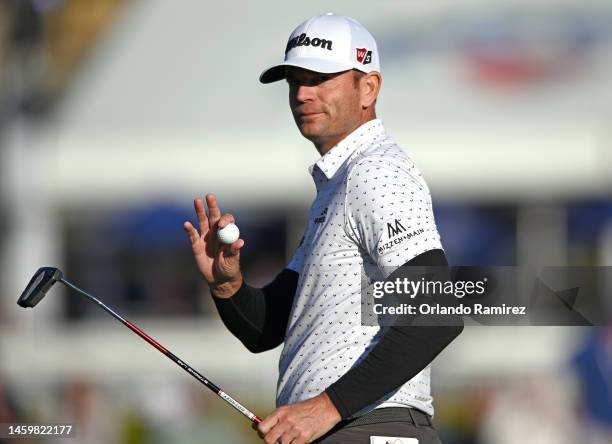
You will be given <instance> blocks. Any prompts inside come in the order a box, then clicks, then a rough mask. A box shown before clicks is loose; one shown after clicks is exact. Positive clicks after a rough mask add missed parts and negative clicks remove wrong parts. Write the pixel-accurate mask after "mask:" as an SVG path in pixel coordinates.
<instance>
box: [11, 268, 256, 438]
mask: <svg viewBox="0 0 612 444" xmlns="http://www.w3.org/2000/svg"><path fill="white" fill-rule="evenodd" d="M56 282H61V283H62V284H64V285H66V286H67V287H69V288H71V289H73V290H76V291H77V292H79V293H81V294H82V295H83V296H86V297H87V298H88V299H90V300H91V301H93V302H95V303H96V304H98V305H99V306H100V307H102V308H103V309H104V310H105V311H106V312H107V313H110V314H111V315H112V316H113V317H114V318H115V319H117V320H118V321H120V322H121V323H122V324H123V325H125V326H126V327H128V328H129V329H130V330H132V331H133V332H134V333H136V334H137V335H138V336H140V337H141V338H142V339H144V340H145V341H147V342H148V343H149V344H151V345H152V346H153V347H155V348H156V349H158V350H159V351H160V352H162V353H163V354H164V355H166V356H167V357H168V358H170V359H171V360H172V361H174V362H175V363H176V364H177V365H178V366H179V367H181V368H182V369H183V370H185V371H186V372H187V373H189V374H190V375H191V376H193V377H194V378H196V379H197V380H198V381H200V382H201V383H202V384H204V385H205V386H206V387H208V388H209V389H210V390H212V391H213V392H215V393H216V394H217V396H219V397H220V398H221V399H223V400H224V401H225V402H227V403H228V404H230V405H231V406H232V407H234V408H235V409H236V410H238V411H239V412H240V413H242V414H243V415H244V416H246V417H247V418H249V420H250V421H251V422H252V423H253V425H254V426H256V425H257V424H259V423H260V422H261V419H259V417H257V415H255V414H254V413H252V412H251V411H250V410H248V409H247V408H246V407H245V406H243V405H242V404H240V403H239V402H238V401H236V400H235V399H234V398H232V397H231V396H230V395H228V394H227V393H225V392H224V391H223V390H221V389H220V388H219V387H217V386H216V385H215V384H213V383H212V382H210V381H209V380H208V379H206V378H205V377H204V376H202V375H201V374H200V373H199V372H198V371H197V370H194V369H193V368H192V367H191V366H189V365H188V364H187V363H185V362H184V361H183V360H181V359H180V358H178V357H177V356H176V355H175V354H173V353H172V352H171V351H169V350H167V349H166V348H165V347H164V346H162V345H161V344H160V343H159V342H157V341H156V340H155V339H153V338H151V337H150V336H149V335H147V334H146V333H145V332H143V331H142V330H141V329H139V328H138V327H136V326H135V325H134V324H132V323H131V322H130V321H128V320H126V319H124V318H123V317H121V316H119V315H118V314H117V313H116V312H115V311H114V310H112V309H111V308H110V307H108V306H107V305H105V304H104V303H103V302H102V301H100V300H98V299H97V298H95V297H94V296H92V295H91V294H89V293H87V292H86V291H84V290H81V289H80V288H79V287H77V286H76V285H74V284H72V283H70V282H69V281H67V280H66V279H64V275H63V273H62V272H61V271H60V270H59V269H57V268H53V267H42V268H39V269H38V271H37V272H36V274H34V276H33V277H32V279H30V282H29V283H28V286H27V287H26V289H25V290H24V292H23V293H22V294H21V297H20V298H19V300H18V301H17V304H18V305H19V306H21V307H24V308H34V307H35V306H36V304H38V303H39V302H40V301H41V300H42V298H44V297H45V295H46V294H47V292H48V291H49V290H50V289H51V287H52V286H53V284H55V283H56Z"/></svg>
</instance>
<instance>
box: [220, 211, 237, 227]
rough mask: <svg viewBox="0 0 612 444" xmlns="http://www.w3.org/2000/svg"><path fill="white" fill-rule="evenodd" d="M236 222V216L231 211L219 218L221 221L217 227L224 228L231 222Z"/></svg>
mask: <svg viewBox="0 0 612 444" xmlns="http://www.w3.org/2000/svg"><path fill="white" fill-rule="evenodd" d="M234 223H236V219H235V218H234V216H232V215H231V214H229V213H225V214H224V215H223V216H221V218H220V219H219V222H218V223H217V228H224V227H226V226H227V225H229V224H234Z"/></svg>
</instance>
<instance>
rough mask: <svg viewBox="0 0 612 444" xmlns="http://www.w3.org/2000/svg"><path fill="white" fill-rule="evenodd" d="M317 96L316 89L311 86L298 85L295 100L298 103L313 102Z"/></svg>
mask: <svg viewBox="0 0 612 444" xmlns="http://www.w3.org/2000/svg"><path fill="white" fill-rule="evenodd" d="M314 96H315V87H314V86H309V85H298V87H297V89H296V91H295V98H296V100H297V101H298V102H309V101H312V100H313V98H314Z"/></svg>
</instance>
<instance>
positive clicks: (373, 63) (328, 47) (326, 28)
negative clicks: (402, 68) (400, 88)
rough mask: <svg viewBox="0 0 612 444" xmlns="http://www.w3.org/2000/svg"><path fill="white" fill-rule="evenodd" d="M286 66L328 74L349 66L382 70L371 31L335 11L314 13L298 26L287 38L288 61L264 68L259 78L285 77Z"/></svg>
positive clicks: (367, 69)
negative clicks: (335, 13) (314, 15)
mask: <svg viewBox="0 0 612 444" xmlns="http://www.w3.org/2000/svg"><path fill="white" fill-rule="evenodd" d="M285 66H297V67H299V68H304V69H308V70H310V71H315V72H320V73H326V74H328V73H335V72H342V71H347V70H349V69H357V70H359V71H363V72H365V73H368V72H371V71H378V72H380V60H379V58H378V48H377V47H376V41H375V40H374V37H372V34H370V33H369V32H368V30H367V29H365V28H364V27H363V25H362V24H361V23H359V22H358V21H357V20H355V19H352V18H350V17H344V16H341V15H334V14H332V13H328V14H324V15H318V16H316V17H312V18H311V19H308V20H306V21H305V22H304V23H302V24H300V25H299V26H298V27H297V28H295V30H294V31H293V32H292V33H291V35H290V36H289V41H288V42H287V47H286V49H285V61H284V62H283V63H281V64H280V65H275V66H272V67H271V68H268V69H266V70H265V71H264V72H262V73H261V76H259V81H260V82H261V83H271V82H276V81H277V80H282V79H284V78H285Z"/></svg>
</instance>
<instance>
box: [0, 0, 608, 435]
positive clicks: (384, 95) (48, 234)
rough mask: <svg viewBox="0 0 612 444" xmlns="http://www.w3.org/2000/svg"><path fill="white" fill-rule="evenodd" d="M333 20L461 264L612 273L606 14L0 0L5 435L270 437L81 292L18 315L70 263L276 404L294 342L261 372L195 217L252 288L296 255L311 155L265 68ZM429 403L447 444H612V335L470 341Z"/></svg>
mask: <svg viewBox="0 0 612 444" xmlns="http://www.w3.org/2000/svg"><path fill="white" fill-rule="evenodd" d="M328 11H333V12H335V13H337V14H345V15H350V16H353V17H355V18H356V19H358V20H359V21H361V22H362V23H363V24H364V25H365V26H366V27H367V28H368V29H369V30H370V31H371V32H372V33H373V34H374V36H375V37H376V39H377V41H378V46H379V48H380V52H381V62H382V71H383V88H382V92H381V96H380V98H379V101H378V114H379V116H380V117H382V118H383V120H384V122H385V125H386V127H387V130H388V131H389V133H390V134H391V135H392V136H393V137H394V138H395V139H396V140H397V141H398V142H399V143H400V145H401V146H402V147H403V148H404V150H405V151H406V152H408V153H409V155H410V156H411V157H412V158H413V159H414V160H415V162H416V164H417V165H418V166H419V168H420V169H421V171H422V172H423V174H424V175H425V178H426V179H427V182H428V184H429V185H430V188H431V192H432V196H433V201H434V207H435V211H436V218H437V222H438V226H439V229H440V232H441V234H442V241H443V244H444V246H445V249H446V252H447V255H448V257H449V260H450V262H451V263H452V264H454V265H515V264H516V265H528V264H535V265H578V266H591V265H608V266H609V265H612V3H610V2H609V1H605V0H575V1H570V0H530V1H518V0H486V1H484V0H464V1H462V2H454V1H450V0H449V1H441V0H434V1H429V2H407V1H398V0H381V1H378V2H369V4H366V2H360V3H359V4H357V2H353V1H315V0H311V1H308V2H285V3H280V2H248V1H245V0H238V1H234V2H226V3H222V2H202V1H197V0H182V1H180V2H171V1H169V0H147V1H144V0H0V264H1V266H0V423H2V422H5V423H6V422H70V423H73V424H75V427H76V429H77V433H78V438H77V440H76V441H77V442H79V443H85V444H89V443H92V444H93V443H126V444H128V443H129V444H138V443H167V442H172V443H178V444H181V443H196V442H198V443H219V442H231V443H256V442H261V441H259V439H258V438H257V437H256V435H255V434H254V432H253V431H252V430H251V429H250V428H249V427H248V424H247V421H246V420H245V419H243V417H242V416H241V415H239V414H237V413H235V412H234V411H233V410H232V409H231V408H230V407H228V406H226V405H225V403H223V402H221V401H218V400H217V399H215V398H214V395H212V394H209V392H208V391H207V390H206V389H205V388H203V387H202V386H200V385H199V384H197V383H196V382H195V381H193V380H192V378H190V377H189V376H188V375H186V374H184V372H182V371H181V370H179V369H178V368H177V367H176V366H175V365H174V364H172V363H171V362H169V361H168V360H167V359H165V358H163V357H162V356H160V355H159V353H158V352H157V351H155V350H153V349H152V348H150V347H149V346H148V345H146V344H145V343H144V342H143V341H141V340H140V339H138V338H136V337H135V336H134V335H133V334H132V333H130V332H129V331H127V329H125V328H124V327H122V326H120V325H119V324H118V323H117V322H116V321H114V320H112V319H110V317H109V316H108V315H107V314H105V313H104V312H103V311H102V310H100V309H99V308H97V307H95V306H94V305H93V304H91V303H89V302H88V301H86V300H85V299H84V298H81V297H80V296H77V295H75V294H72V295H68V294H66V292H65V291H64V290H63V289H62V288H55V289H54V291H53V293H52V294H51V295H50V297H48V298H46V299H45V301H44V303H42V304H41V305H40V306H39V307H37V308H36V310H28V311H26V310H23V309H20V308H19V307H18V306H17V305H16V304H15V302H16V300H17V298H18V296H19V294H20V293H21V291H22V290H23V288H24V287H25V285H26V284H27V282H28V280H29V279H30V277H31V275H32V274H33V272H34V271H35V270H36V269H37V268H38V267H40V266H43V265H54V266H57V267H60V268H61V269H62V270H63V271H64V272H65V274H66V275H67V277H68V278H69V279H70V280H72V281H74V282H75V283H76V284H77V285H79V286H81V287H82V288H85V289H87V290H89V291H90V292H92V293H94V294H95V295H96V296H98V297H99V298H100V299H102V300H104V301H106V302H108V303H109V305H111V306H113V307H116V308H117V310H118V311H119V312H120V313H124V314H125V315H126V316H127V317H128V318H129V319H131V320H132V321H133V322H135V323H136V324H137V325H139V326H140V327H141V328H143V329H144V330H146V331H147V332H148V333H150V334H151V335H152V336H153V337H155V338H156V339H158V340H159V341H160V342H161V343H162V344H164V345H165V346H166V347H167V348H169V349H171V350H172V351H173V352H175V353H176V354H177V355H178V356H180V357H182V358H183V359H184V360H185V361H187V362H189V363H190V364H192V365H193V366H194V367H195V368H197V369H199V370H200V371H202V373H203V374H205V375H206V376H207V377H209V378H210V379H211V380H212V381H215V382H216V383H217V384H219V385H221V386H222V387H224V388H225V390H226V391H228V392H229V393H231V394H232V395H234V396H235V397H236V398H238V399H239V400H240V401H242V402H243V403H244V404H246V405H247V406H248V407H249V408H250V409H252V410H254V411H256V412H257V413H258V414H259V415H260V416H265V415H266V414H267V413H269V412H270V411H271V410H272V409H273V408H274V392H275V384H276V377H277V358H278V354H279V352H280V350H279V349H276V350H274V351H271V352H267V353H264V354H261V355H251V354H249V353H248V352H247V351H246V349H244V348H243V347H242V346H241V344H240V343H239V342H238V341H237V340H236V339H234V338H233V337H232V336H231V335H230V334H229V333H228V332H227V331H226V330H225V329H224V327H223V326H222V324H221V323H220V321H219V320H218V317H217V315H216V312H215V309H214V306H213V305H212V304H211V302H210V297H209V295H208V294H207V289H206V286H205V285H203V282H202V279H201V278H200V277H199V276H198V273H197V271H196V268H195V265H194V264H193V260H192V257H191V251H190V247H189V244H188V242H187V239H186V237H185V235H184V232H183V229H182V223H183V221H185V220H193V218H194V217H193V211H192V201H193V198H194V197H196V196H203V195H204V194H205V193H207V192H214V193H216V194H217V196H218V198H219V201H220V203H221V206H222V209H224V210H225V211H229V212H232V213H233V214H235V215H236V217H237V222H238V225H239V226H240V229H241V231H242V237H243V238H244V239H245V240H246V246H245V248H244V250H243V268H244V271H245V274H246V276H247V278H248V280H249V282H250V283H252V284H255V285H259V284H263V283H265V282H267V281H268V280H269V279H271V278H272V277H273V276H274V275H275V274H276V273H277V272H278V271H280V270H281V269H282V268H283V266H284V265H285V264H286V263H287V261H288V258H290V256H291V254H292V251H293V249H294V248H295V247H296V246H297V243H298V242H299V239H300V237H301V235H302V231H303V230H304V228H305V221H306V214H307V210H308V207H309V205H310V203H311V201H312V199H313V197H314V194H315V193H314V187H313V185H312V182H311V178H310V176H309V175H308V173H307V167H308V165H310V164H311V163H313V162H314V161H315V160H316V159H317V153H316V151H315V150H314V149H313V147H312V145H310V143H309V142H308V141H306V140H304V139H302V138H301V136H300V135H299V133H298V131H297V130H296V128H295V126H294V123H293V121H292V118H291V115H290V112H289V109H288V106H287V87H286V85H285V84H283V83H279V84H273V85H266V86H263V85H260V84H259V83H258V76H259V73H260V72H261V71H262V70H263V69H264V68H266V67H268V66H269V65H272V64H274V63H276V62H278V61H280V60H281V59H282V55H283V50H284V47H285V43H286V39H287V36H288V35H289V32H290V31H291V30H292V29H293V27H295V26H296V25H297V24H298V23H300V22H301V21H303V20H304V19H306V18H308V17H310V16H312V15H315V14H319V13H323V12H328ZM433 391H434V396H435V405H436V417H435V422H436V424H437V427H438V429H439V430H440V432H441V435H442V437H443V441H444V442H445V443H449V444H458V443H461V444H468V443H487V444H488V443H491V444H498V443H499V444H511V443H526V442H528V443H538V444H539V443H542V444H545V443H555V444H559V443H561V444H563V443H597V444H599V443H610V442H612V330H611V329H609V328H608V329H606V328H600V329H584V328H578V327H573V328H553V327H520V328H510V327H468V328H466V330H465V332H464V333H463V334H462V335H461V336H460V337H459V338H458V340H457V341H456V342H455V343H454V344H453V345H452V346H451V347H450V348H449V349H448V350H446V351H445V352H444V353H443V354H442V355H441V356H440V357H439V358H438V359H437V360H436V361H435V363H434V370H433ZM22 442H27V441H26V440H23V441H22ZM37 442H40V441H37Z"/></svg>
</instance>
